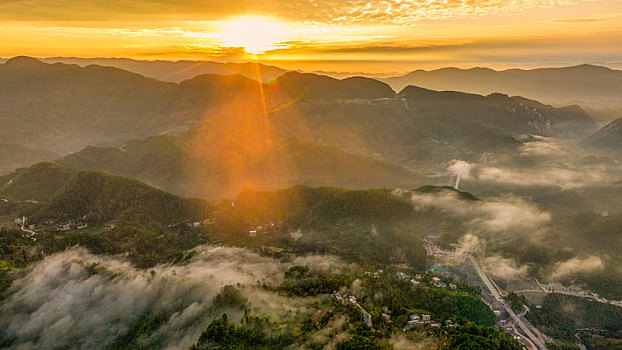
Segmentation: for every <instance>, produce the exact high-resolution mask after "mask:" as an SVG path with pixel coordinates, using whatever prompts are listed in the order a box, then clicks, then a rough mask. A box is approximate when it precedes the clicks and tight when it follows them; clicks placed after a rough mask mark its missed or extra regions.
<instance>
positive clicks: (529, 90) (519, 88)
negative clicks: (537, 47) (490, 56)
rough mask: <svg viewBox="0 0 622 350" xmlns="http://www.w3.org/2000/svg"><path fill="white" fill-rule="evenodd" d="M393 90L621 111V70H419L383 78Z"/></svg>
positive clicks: (582, 68)
mask: <svg viewBox="0 0 622 350" xmlns="http://www.w3.org/2000/svg"><path fill="white" fill-rule="evenodd" d="M382 80H383V81H385V82H387V83H389V84H390V85H391V86H392V87H393V88H394V89H396V90H401V89H403V88H404V87H406V86H407V85H417V86H421V87H425V88H429V89H434V90H458V91H466V92H472V93H477V94H490V93H494V92H503V93H506V94H509V95H520V96H525V97H528V98H533V99H537V100H540V101H545V102H546V103H551V104H556V105H568V104H579V105H582V106H584V107H590V108H620V107H622V102H620V99H619V96H620V94H621V93H622V71H619V70H613V69H609V68H606V67H599V66H592V65H580V66H573V67H564V68H539V69H532V70H523V69H509V70H504V71H495V70H492V69H488V68H472V69H458V68H443V69H437V70H432V71H424V70H417V71H414V72H411V73H408V74H406V75H403V76H399V77H393V78H387V79H382Z"/></svg>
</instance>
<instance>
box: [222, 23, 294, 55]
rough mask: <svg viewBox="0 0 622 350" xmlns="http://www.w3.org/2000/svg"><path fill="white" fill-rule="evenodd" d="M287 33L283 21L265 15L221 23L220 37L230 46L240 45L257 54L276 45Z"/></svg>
mask: <svg viewBox="0 0 622 350" xmlns="http://www.w3.org/2000/svg"><path fill="white" fill-rule="evenodd" d="M286 34H287V28H286V26H285V25H284V24H283V23H279V22H277V21H275V20H273V19H270V18H266V17H243V18H236V19H232V20H229V21H226V22H224V23H223V26H222V32H220V33H219V35H218V36H219V37H220V39H221V40H222V41H223V42H224V44H226V45H227V46H230V47H242V48H244V50H245V51H246V52H248V53H252V54H259V53H263V52H265V51H267V50H270V49H272V48H275V47H276V44H277V43H278V42H279V40H282V39H283V38H284V36H285V35H286Z"/></svg>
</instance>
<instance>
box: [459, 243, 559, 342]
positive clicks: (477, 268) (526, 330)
mask: <svg viewBox="0 0 622 350" xmlns="http://www.w3.org/2000/svg"><path fill="white" fill-rule="evenodd" d="M468 259H469V261H470V262H471V264H472V265H473V267H474V268H475V271H477V274H478V275H479V277H480V278H481V280H482V282H484V285H486V288H488V290H489V291H490V294H491V295H492V296H493V297H494V298H495V299H496V300H497V301H499V302H500V303H501V305H503V308H504V309H505V311H506V312H507V313H508V315H510V318H511V319H512V321H514V323H515V324H516V325H518V328H520V330H521V331H522V332H523V334H524V335H525V336H527V338H528V339H529V341H530V342H531V343H533V344H534V345H535V347H536V348H537V349H538V350H547V347H546V345H544V343H543V342H542V341H541V340H540V338H539V337H537V336H536V334H535V333H534V332H533V331H532V330H531V327H533V326H531V325H528V324H526V322H524V321H523V319H521V318H520V317H518V316H517V315H516V314H515V313H514V311H512V309H511V308H510V307H509V306H508V304H507V303H506V302H505V300H504V299H503V297H502V296H501V294H500V293H499V290H498V289H497V288H496V287H495V286H494V285H493V283H492V281H491V280H490V278H489V277H488V275H486V273H485V272H484V270H482V267H481V266H480V265H479V262H477V260H476V259H475V257H473V255H471V254H468Z"/></svg>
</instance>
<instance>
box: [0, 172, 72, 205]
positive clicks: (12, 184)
mask: <svg viewBox="0 0 622 350" xmlns="http://www.w3.org/2000/svg"><path fill="white" fill-rule="evenodd" d="M73 173H74V172H73V171H72V170H69V169H66V168H63V167H60V166H58V165H56V164H53V163H38V164H35V165H33V166H31V167H29V168H22V169H19V170H16V171H15V172H13V173H11V174H8V175H5V176H2V177H0V197H1V198H5V199H8V200H10V201H27V200H31V201H38V202H45V201H47V200H49V199H50V198H51V197H52V196H53V195H54V194H55V193H56V192H57V191H58V190H59V189H60V188H61V187H63V186H64V185H65V184H66V183H67V181H69V179H70V178H71V176H72V175H73Z"/></svg>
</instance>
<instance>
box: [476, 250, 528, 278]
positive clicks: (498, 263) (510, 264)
mask: <svg viewBox="0 0 622 350" xmlns="http://www.w3.org/2000/svg"><path fill="white" fill-rule="evenodd" d="M482 267H483V268H484V270H486V272H489V273H491V274H492V275H494V276H495V277H500V278H503V279H506V280H516V279H519V278H520V277H522V276H525V275H526V274H527V266H526V265H523V266H520V267H519V266H518V264H517V263H516V261H514V260H513V259H508V258H504V257H501V256H498V255H494V256H488V257H486V258H485V259H484V260H483V261H482Z"/></svg>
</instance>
